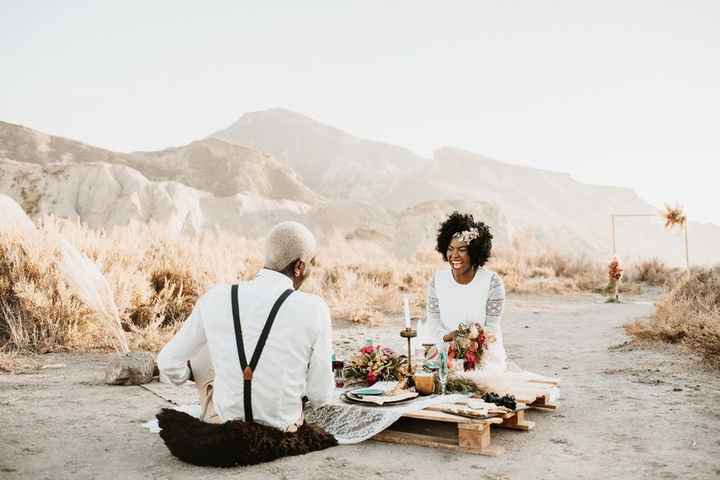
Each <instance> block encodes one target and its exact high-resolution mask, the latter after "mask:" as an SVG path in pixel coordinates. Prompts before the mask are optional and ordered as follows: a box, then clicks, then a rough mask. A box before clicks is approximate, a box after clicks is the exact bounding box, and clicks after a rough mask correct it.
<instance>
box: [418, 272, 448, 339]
mask: <svg viewBox="0 0 720 480" xmlns="http://www.w3.org/2000/svg"><path fill="white" fill-rule="evenodd" d="M425 313H426V315H425V318H424V319H423V320H422V321H421V322H420V323H419V325H418V337H419V340H420V342H421V343H437V342H441V341H442V337H443V335H445V333H447V332H445V331H444V329H443V327H442V323H441V322H440V300H439V299H438V296H437V291H436V290H435V276H434V275H433V277H432V278H431V279H430V283H429V284H428V289H427V307H426V312H425Z"/></svg>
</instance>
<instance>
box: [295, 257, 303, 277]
mask: <svg viewBox="0 0 720 480" xmlns="http://www.w3.org/2000/svg"><path fill="white" fill-rule="evenodd" d="M304 273H305V262H303V261H302V260H298V261H297V262H295V268H293V275H294V276H295V277H298V278H302V276H303V274H304Z"/></svg>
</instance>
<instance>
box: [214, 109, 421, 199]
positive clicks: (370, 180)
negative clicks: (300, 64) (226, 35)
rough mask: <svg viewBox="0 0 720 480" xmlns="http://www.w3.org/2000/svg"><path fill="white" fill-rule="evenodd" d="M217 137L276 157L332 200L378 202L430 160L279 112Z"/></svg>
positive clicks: (254, 117) (248, 118)
mask: <svg viewBox="0 0 720 480" xmlns="http://www.w3.org/2000/svg"><path fill="white" fill-rule="evenodd" d="M213 137H215V138H219V139H222V140H226V141H229V142H233V143H236V144H239V145H246V146H249V147H252V148H255V149H257V150H259V151H262V152H266V153H269V154H270V155H273V156H274V157H275V158H277V159H278V160H280V161H282V162H284V163H285V164H286V165H287V166H288V167H290V168H292V169H293V170H295V171H296V172H297V173H298V175H299V176H300V178H301V180H302V181H303V182H304V183H305V184H306V185H308V186H309V187H310V188H312V189H313V190H315V191H316V192H318V193H320V194H322V195H325V196H327V197H330V198H346V199H348V198H349V199H352V200H359V201H366V202H374V201H376V200H377V197H378V195H382V193H383V192H385V191H387V190H388V189H389V188H393V187H394V186H395V185H396V184H397V182H398V181H399V179H401V178H402V177H403V176H404V175H405V174H406V173H407V172H410V171H415V170H418V169H420V168H422V166H423V165H424V164H425V163H426V162H427V160H426V159H424V158H422V157H420V156H418V155H416V154H414V153H413V152H411V151H410V150H408V149H406V148H403V147H399V146H396V145H391V144H388V143H382V142H374V141H370V140H363V139H360V138H357V137H355V136H353V135H350V134H349V133H346V132H344V131H342V130H339V129H337V128H334V127H329V126H327V125H323V124H322V123H319V122H317V121H315V120H313V119H311V118H308V117H306V116H303V115H300V114H298V113H295V112H291V111H289V110H285V109H280V108H278V109H272V110H265V111H261V112H252V113H247V114H245V115H243V116H242V117H240V119H239V120H237V121H236V122H235V123H234V124H232V125H230V126H229V127H228V128H226V129H224V130H221V131H219V132H217V133H215V134H213Z"/></svg>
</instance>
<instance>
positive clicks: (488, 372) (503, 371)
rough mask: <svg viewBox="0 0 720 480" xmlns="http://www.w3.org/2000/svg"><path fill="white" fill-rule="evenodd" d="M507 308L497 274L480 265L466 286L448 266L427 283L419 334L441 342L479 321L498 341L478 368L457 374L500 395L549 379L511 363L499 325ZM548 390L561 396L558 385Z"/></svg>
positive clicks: (434, 342)
mask: <svg viewBox="0 0 720 480" xmlns="http://www.w3.org/2000/svg"><path fill="white" fill-rule="evenodd" d="M504 307H505V286H504V285H503V282H502V279H501V278H500V276H499V275H498V274H497V273H495V272H493V271H492V270H488V269H485V268H482V267H481V268H478V269H477V271H476V272H475V277H474V278H473V279H472V281H471V282H470V283H468V284H466V285H463V284H460V283H458V282H456V281H455V279H454V278H453V275H452V271H451V269H450V266H449V265H448V266H447V267H446V268H444V269H442V270H439V271H437V272H435V273H434V274H433V277H432V279H431V281H430V284H429V285H428V297H427V315H426V317H425V319H424V320H423V321H421V322H420V324H419V325H418V337H419V339H420V341H421V342H422V343H433V344H437V343H442V342H443V336H445V335H447V334H448V333H450V332H451V331H453V330H455V329H457V327H458V325H459V324H460V323H465V324H468V323H478V324H480V325H482V326H483V327H484V329H485V331H486V333H487V334H489V335H494V336H495V342H492V343H490V344H488V348H487V350H486V351H485V352H484V353H483V355H482V359H481V361H480V364H479V365H478V367H477V368H476V369H475V370H472V371H468V372H465V373H458V375H459V376H461V377H466V378H469V379H471V380H473V381H474V382H475V383H476V384H478V385H479V386H480V387H481V388H484V389H487V390H491V391H494V392H497V393H501V394H502V393H512V392H518V391H520V390H522V389H524V388H525V387H524V385H526V384H527V382H528V381H529V380H533V381H535V382H537V381H542V382H544V381H546V380H549V379H548V377H543V376H542V375H538V374H535V373H532V372H527V371H523V370H521V369H520V368H519V367H518V366H517V365H515V364H514V363H512V362H511V363H510V365H508V360H507V354H506V353H505V345H504V343H503V334H502V327H501V325H500V319H501V317H502V313H503V309H504ZM535 385H540V384H539V383H536V384H535ZM548 388H549V387H548ZM549 390H551V391H550V392H549V393H550V394H551V397H552V398H553V399H555V398H558V397H559V393H560V392H559V390H558V389H557V387H553V388H551V389H549Z"/></svg>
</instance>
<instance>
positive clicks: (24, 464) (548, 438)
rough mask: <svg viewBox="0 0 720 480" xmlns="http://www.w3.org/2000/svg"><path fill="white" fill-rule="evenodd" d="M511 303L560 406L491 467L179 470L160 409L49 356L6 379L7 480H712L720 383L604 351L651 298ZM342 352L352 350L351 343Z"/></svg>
mask: <svg viewBox="0 0 720 480" xmlns="http://www.w3.org/2000/svg"><path fill="white" fill-rule="evenodd" d="M600 301H601V300H600V299H598V298H597V297H580V298H574V299H562V298H558V297H532V298H528V297H522V298H517V297H516V298H514V299H513V300H512V301H511V302H510V305H509V308H508V312H507V313H506V315H505V319H504V321H503V325H504V331H505V339H506V347H507V350H508V353H509V355H510V357H511V359H512V360H514V361H516V362H517V363H518V364H519V365H520V366H522V367H524V368H526V369H529V370H532V371H536V372H538V373H542V374H547V375H560V376H561V377H562V381H563V383H562V397H563V398H562V399H561V401H560V403H561V408H560V409H559V410H558V411H556V412H531V413H530V414H529V417H530V419H531V420H533V421H535V422H536V423H537V426H536V428H535V430H533V431H531V432H515V431H502V430H498V431H496V432H495V433H494V439H495V440H494V441H495V442H497V444H499V445H502V446H504V447H505V449H506V453H505V454H504V455H503V456H501V457H497V458H490V457H482V456H475V455H467V454H457V453H450V452H446V451H440V450H431V449H425V448H420V447H403V446H395V445H387V444H381V443H375V442H366V443H364V444H361V445H357V446H345V447H337V448H334V449H330V450H326V451H323V452H317V453H314V454H310V455H306V456H303V457H295V458H286V459H282V460H279V461H276V462H273V463H270V464H266V465H261V466H256V467H251V468H245V469H229V470H215V469H208V468H198V467H192V466H189V465H185V464H183V463H181V462H179V461H177V460H176V459H175V458H174V457H172V456H171V455H170V453H169V452H168V451H167V449H166V448H165V446H164V445H163V443H162V440H161V439H160V438H159V437H158V436H157V435H154V434H151V433H149V432H147V431H146V430H145V429H143V428H142V427H141V424H142V423H143V422H145V421H146V420H147V419H149V418H151V417H152V416H153V415H154V414H155V413H156V412H157V411H158V409H159V408H160V407H163V406H165V405H166V403H165V402H164V401H163V400H161V399H160V398H158V397H155V396H153V395H152V394H151V393H149V392H147V391H145V390H143V389H141V388H138V387H109V386H103V385H97V383H96V382H97V380H98V379H99V378H100V377H101V375H102V370H103V366H104V361H105V360H106V358H107V356H106V355H103V354H83V355H52V356H47V357H44V358H43V361H44V362H45V363H64V364H65V367H64V368H59V369H56V370H43V371H42V372H41V373H38V374H31V375H0V421H1V424H0V478H2V479H21V478H22V479H26V478H42V479H44V478H47V479H58V478H60V479H65V478H67V479H70V478H72V479H83V478H111V479H113V480H118V479H132V478H138V479H139V478H172V479H183V478H188V479H190V478H192V479H198V478H208V479H220V478H236V477H237V476H239V475H242V478H243V479H248V480H249V479H267V478H282V479H321V478H365V479H367V478H386V479H403V480H408V479H409V478H413V477H415V478H431V474H432V476H434V477H437V478H460V477H461V476H463V475H470V476H472V478H474V479H506V478H511V479H545V478H559V479H566V478H588V479H595V478H603V479H614V478H617V479H621V478H622V479H627V478H652V479H654V478H718V477H719V476H720V408H718V404H719V403H720V376H719V375H718V374H717V372H712V371H707V370H703V369H702V368H700V367H698V365H697V364H695V363H694V362H693V361H692V360H691V359H689V358H688V357H687V355H686V354H685V353H683V352H681V351H679V350H676V349H665V348H656V349H640V348H636V347H629V346H624V347H619V348H609V347H611V346H614V345H621V344H623V343H624V342H625V341H626V340H627V337H626V336H625V335H624V333H623V330H622V328H621V325H622V324H623V323H625V322H627V321H629V320H631V319H634V318H637V317H641V316H646V315H649V314H650V313H651V312H652V309H653V307H652V305H651V304H650V303H649V302H648V301H647V299H636V301H635V302H634V303H626V304H622V305H606V304H602V303H600ZM397 331H399V323H398V325H396V326H395V325H393V326H386V327H383V328H367V327H354V326H351V327H340V328H337V329H336V332H335V334H336V335H335V336H336V346H337V347H338V350H343V349H346V350H350V349H354V348H355V347H356V346H357V345H359V344H361V343H362V341H363V339H364V338H365V337H367V336H371V337H373V338H374V339H375V340H376V341H382V342H386V343H389V344H393V345H396V346H400V345H401V343H400V338H399V337H397ZM346 342H348V343H346Z"/></svg>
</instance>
